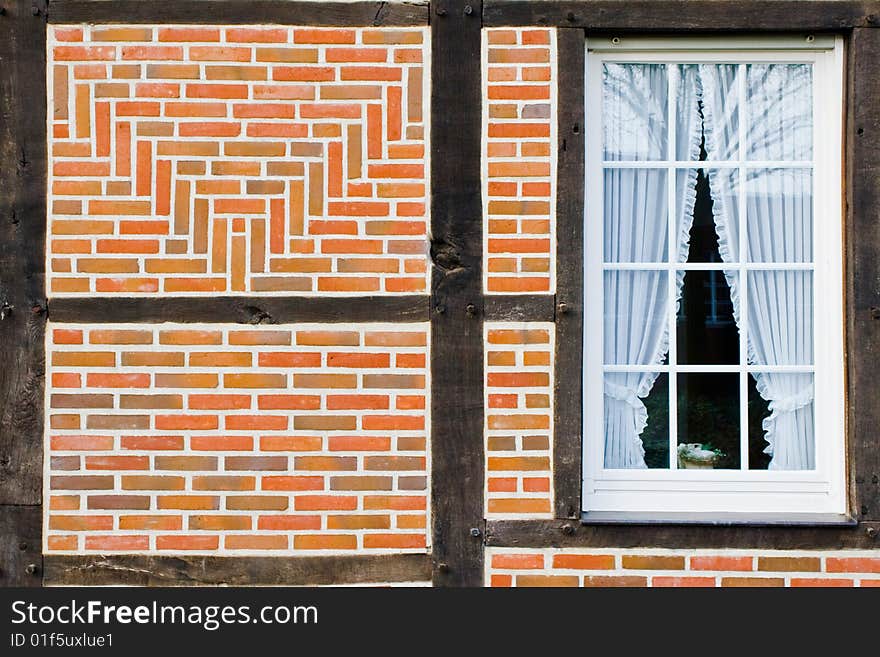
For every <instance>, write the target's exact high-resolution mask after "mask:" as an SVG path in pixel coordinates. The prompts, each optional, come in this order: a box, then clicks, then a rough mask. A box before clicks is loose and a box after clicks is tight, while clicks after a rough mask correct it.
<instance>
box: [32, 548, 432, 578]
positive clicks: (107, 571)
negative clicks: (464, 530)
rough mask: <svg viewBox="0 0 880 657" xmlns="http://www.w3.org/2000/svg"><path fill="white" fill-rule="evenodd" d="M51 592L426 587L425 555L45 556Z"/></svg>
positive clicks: (427, 563) (427, 562)
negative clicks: (112, 587) (55, 588)
mask: <svg viewBox="0 0 880 657" xmlns="http://www.w3.org/2000/svg"><path fill="white" fill-rule="evenodd" d="M44 564H45V575H44V578H43V581H44V583H45V584H46V585H47V586H59V585H65V586H109V585H125V586H221V585H229V586H258V585H286V586H319V585H330V584H371V583H374V584H386V583H394V582H425V581H428V580H429V579H430V577H431V563H430V559H429V557H428V556H427V555H424V554H392V555H378V556H372V555H371V556H347V555H345V556H327V557H292V558H285V557H196V556H174V557H167V556H162V557H157V556H145V555H90V556H60V555H52V556H46V557H45V559H44Z"/></svg>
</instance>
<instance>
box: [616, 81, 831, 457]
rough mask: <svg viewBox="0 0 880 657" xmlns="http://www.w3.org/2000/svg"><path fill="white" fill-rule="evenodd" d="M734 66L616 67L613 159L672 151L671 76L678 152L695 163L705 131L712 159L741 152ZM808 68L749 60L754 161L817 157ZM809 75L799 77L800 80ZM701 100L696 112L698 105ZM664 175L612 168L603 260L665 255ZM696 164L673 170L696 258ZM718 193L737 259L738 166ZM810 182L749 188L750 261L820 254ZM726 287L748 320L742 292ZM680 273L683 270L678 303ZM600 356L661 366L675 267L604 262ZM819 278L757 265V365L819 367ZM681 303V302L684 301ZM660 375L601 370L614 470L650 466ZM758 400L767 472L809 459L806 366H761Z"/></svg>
mask: <svg viewBox="0 0 880 657" xmlns="http://www.w3.org/2000/svg"><path fill="white" fill-rule="evenodd" d="M740 72H741V69H740V68H739V67H738V66H736V65H699V66H698V65H678V66H664V65H658V64H608V65H606V68H605V79H604V92H603V93H604V97H603V116H604V125H605V154H604V156H605V158H606V159H607V160H657V159H664V158H665V157H666V153H667V145H666V144H667V142H666V139H668V133H669V130H668V128H667V116H666V114H667V109H666V108H667V93H668V87H667V81H666V78H667V75H669V76H673V77H674V78H675V79H674V80H673V85H672V88H673V89H676V90H677V98H676V107H677V111H676V117H675V120H676V134H677V135H678V139H677V140H676V142H677V143H676V148H675V150H676V157H677V158H678V159H679V160H687V161H697V160H698V159H699V150H700V141H701V136H702V134H703V133H704V131H705V136H706V149H707V152H708V156H709V159H710V160H731V159H738V154H739V148H740V145H739V121H740V106H739V103H738V102H737V98H738V93H737V87H738V84H739V82H738V75H740V74H741V73H740ZM809 74H810V72H809V69H808V68H807V67H804V66H797V65H767V66H756V65H752V66H750V67H749V80H748V81H747V83H748V85H747V87H748V102H749V111H750V113H751V116H752V117H753V118H752V121H751V122H750V123H751V125H753V126H756V127H755V128H752V129H751V130H752V132H751V134H750V139H749V144H750V146H749V156H750V158H751V159H800V160H804V159H809V157H810V152H809V148H810V133H811V130H810V125H811V123H810V122H811V117H810V94H809V93H807V92H806V90H807V89H808V88H809V84H810V80H809ZM805 75H806V76H807V77H806V80H805V79H804V76H805ZM701 100H702V102H703V111H704V118H703V120H701V117H700V113H699V102H700V101H701ZM667 175H668V174H667V171H666V170H665V169H649V168H612V169H606V172H605V199H604V203H605V212H604V216H605V243H604V255H605V261H606V262H619V263H626V262H663V261H665V260H666V257H667V244H668V230H667V226H666V219H665V217H667V216H668V209H667V179H666V176H667ZM696 176H697V169H696V168H693V169H685V170H681V171H679V172H678V179H677V180H676V181H675V183H676V184H675V189H676V196H677V198H676V208H677V212H676V215H677V216H676V217H675V218H674V219H675V221H676V230H675V236H676V239H677V243H676V244H675V245H674V256H675V257H676V260H677V261H678V262H683V261H685V260H687V254H688V249H689V235H690V229H691V223H692V221H693V209H694V200H695V183H696ZM709 178H710V188H711V193H712V196H713V200H714V203H715V206H714V215H715V222H716V230H717V232H718V235H719V250H720V253H721V257H722V260H723V261H724V262H738V260H739V207H738V206H739V195H738V184H739V183H738V180H739V178H738V175H737V172H736V171H735V170H733V171H730V170H724V169H722V170H719V171H717V172H712V173H711V174H710V176H709ZM811 187H812V183H811V180H810V178H809V172H808V171H806V170H797V169H784V170H783V169H779V170H765V171H761V170H758V171H756V172H754V173H752V174H751V175H750V176H749V180H748V187H747V194H746V198H747V205H748V210H747V215H748V217H749V226H748V231H747V234H748V243H747V249H748V257H749V259H750V260H751V261H752V262H806V261H809V260H810V259H811V258H812V234H811V226H812V216H811V214H810V213H811V211H812V199H811V196H810V194H811ZM725 274H726V275H727V276H728V285H729V286H730V289H731V296H732V301H733V305H734V316H735V319H736V322H737V324H738V325H740V314H739V309H740V295H741V290H740V289H739V287H738V285H737V283H738V279H737V277H736V276H734V275H729V274H728V273H727V272H725ZM683 280H684V272H679V273H678V275H677V277H676V280H675V285H676V290H675V293H676V294H675V298H676V306H677V302H678V299H679V297H680V295H681V288H682V283H683ZM604 286H605V304H606V307H605V313H604V331H605V354H604V357H605V363H606V364H609V365H651V364H657V363H662V362H663V361H664V359H665V357H666V353H667V352H668V348H669V339H670V336H669V322H668V320H667V317H668V314H667V313H668V310H669V309H668V300H669V295H668V293H667V277H666V274H665V272H661V271H618V270H612V271H606V272H605V279H604ZM811 304H812V276H811V273H810V272H805V271H782V270H766V271H753V272H750V284H749V313H748V314H749V326H748V329H749V330H748V334H749V344H748V353H749V362H750V363H753V364H763V365H789V364H799V365H800V364H811V363H812V319H811V318H812V306H811ZM675 310H676V312H677V307H676V309H675ZM656 378H657V374H656V373H646V372H644V373H643V372H620V373H608V374H606V376H605V389H604V393H605V405H604V406H605V418H604V419H605V467H607V468H644V467H646V464H645V459H644V453H645V451H644V447H643V445H642V440H641V437H640V436H641V433H642V431H644V429H645V427H646V426H647V420H648V413H647V409H646V408H645V405H644V403H643V402H642V399H643V398H645V397H647V396H648V394H650V392H651V388H652V387H653V385H654V382H655V381H656ZM755 379H756V384H757V389H758V392H759V394H761V396H762V397H763V398H764V399H766V400H768V401H769V402H770V409H771V415H770V417H768V418H766V419H765V420H764V426H763V428H764V432H765V438H766V440H767V442H768V447H767V449H766V450H765V451H766V452H767V453H768V454H771V455H772V457H773V458H772V461H771V463H770V468H771V469H789V470H799V469H811V468H813V467H814V462H815V460H814V450H813V423H812V400H813V387H812V380H813V379H812V375H811V374H787V373H786V374H777V373H773V374H770V373H760V374H757V375H756V376H755Z"/></svg>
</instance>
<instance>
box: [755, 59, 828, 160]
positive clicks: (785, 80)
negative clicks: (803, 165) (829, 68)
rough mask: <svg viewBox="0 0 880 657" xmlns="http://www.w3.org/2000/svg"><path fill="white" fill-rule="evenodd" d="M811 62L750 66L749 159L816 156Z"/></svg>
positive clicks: (791, 158)
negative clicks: (814, 154) (814, 149)
mask: <svg viewBox="0 0 880 657" xmlns="http://www.w3.org/2000/svg"><path fill="white" fill-rule="evenodd" d="M812 72H813V71H812V66H811V65H810V64H750V65H749V66H748V74H747V86H748V100H747V106H748V114H749V133H748V152H747V159H749V160H787V161H791V160H809V159H810V158H812V156H813V79H812Z"/></svg>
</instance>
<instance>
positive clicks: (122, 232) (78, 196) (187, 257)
mask: <svg viewBox="0 0 880 657" xmlns="http://www.w3.org/2000/svg"><path fill="white" fill-rule="evenodd" d="M48 58H49V67H48V72H49V78H50V79H49V85H48V88H49V94H50V98H49V109H50V111H49V116H50V119H51V130H50V137H49V141H50V144H49V148H50V179H49V186H50V189H49V201H50V205H49V208H50V215H49V239H48V250H49V258H48V263H47V265H48V273H49V293H50V295H52V296H60V295H94V294H99V295H112V294H125V295H151V294H184V295H199V294H216V293H230V294H236V293H238V294H244V293H250V292H254V293H266V294H273V293H277V294H290V293H302V294H353V293H370V294H382V293H423V292H425V290H426V289H427V287H426V280H427V278H426V277H427V260H426V252H427V248H426V237H425V236H426V231H427V209H426V193H427V192H426V184H427V178H426V176H427V154H426V148H425V144H426V131H427V124H426V122H427V117H428V115H429V112H428V107H427V102H426V98H427V95H426V89H427V84H428V74H427V71H426V65H427V63H428V61H429V57H428V31H427V29H418V28H406V29H385V28H382V29H379V28H361V29H314V28H300V27H280V26H272V27H216V26H199V27H195V26H192V27H188V26H166V27H162V26H145V25H120V26H97V25H95V26H50V28H49V44H48Z"/></svg>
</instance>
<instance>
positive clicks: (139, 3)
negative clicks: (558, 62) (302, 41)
mask: <svg viewBox="0 0 880 657" xmlns="http://www.w3.org/2000/svg"><path fill="white" fill-rule="evenodd" d="M49 21H50V22H52V23H118V22H120V21H121V22H125V23H158V24H162V23H220V24H236V23H256V24H271V23H277V24H281V25H315V26H326V27H349V26H369V25H373V26H398V25H427V24H428V6H427V4H426V3H419V2H297V1H290V0H174V1H173V2H156V1H155V0H52V2H51V5H50V11H49Z"/></svg>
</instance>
